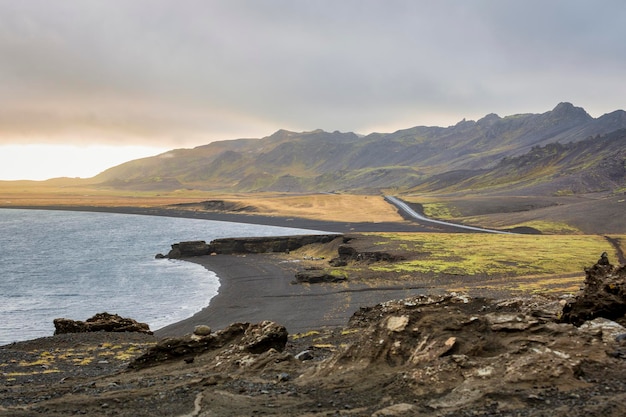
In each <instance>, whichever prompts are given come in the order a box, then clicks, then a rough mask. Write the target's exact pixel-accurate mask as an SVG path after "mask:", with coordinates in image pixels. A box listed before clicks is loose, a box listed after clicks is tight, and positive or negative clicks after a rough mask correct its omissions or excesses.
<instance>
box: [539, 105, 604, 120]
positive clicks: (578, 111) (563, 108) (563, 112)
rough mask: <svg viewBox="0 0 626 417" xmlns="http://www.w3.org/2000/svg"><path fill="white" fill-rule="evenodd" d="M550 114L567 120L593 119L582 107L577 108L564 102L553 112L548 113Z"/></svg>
mask: <svg viewBox="0 0 626 417" xmlns="http://www.w3.org/2000/svg"><path fill="white" fill-rule="evenodd" d="M548 113H549V114H550V115H551V116H554V117H558V118H563V117H567V118H576V119H581V120H590V119H593V117H591V116H590V115H589V113H587V112H586V111H585V109H583V108H582V107H576V106H574V105H573V104H572V103H568V102H562V103H559V104H557V105H556V107H555V108H554V109H552V111H551V112H548Z"/></svg>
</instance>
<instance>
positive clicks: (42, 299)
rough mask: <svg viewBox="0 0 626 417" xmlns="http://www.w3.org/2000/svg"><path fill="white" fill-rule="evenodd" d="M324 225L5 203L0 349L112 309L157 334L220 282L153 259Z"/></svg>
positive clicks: (200, 304) (193, 268)
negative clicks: (181, 246) (187, 246)
mask: <svg viewBox="0 0 626 417" xmlns="http://www.w3.org/2000/svg"><path fill="white" fill-rule="evenodd" d="M314 233H319V231H312V230H306V229H294V228H286V227H274V226H261V225H252V224H246V223H231V222H220V221H212V220H200V219H184V218H173V217H159V216H146V215H131V214H115V213H92V212H78V211H54V210H21V209H0V346H1V345H5V344H9V343H12V342H18V341H23V340H30V339H35V338H39V337H46V336H52V335H53V334H54V325H53V320H54V319H55V318H60V317H63V318H69V319H73V320H83V321H84V320H86V319H88V318H90V317H92V316H93V315H94V314H96V313H102V312H108V313H111V314H119V315H121V316H123V317H130V318H133V319H135V320H137V321H140V322H144V323H148V324H149V325H150V329H151V330H158V329H159V328H161V327H164V326H167V325H168V324H172V323H175V322H177V321H180V320H183V319H185V318H188V317H191V316H192V315H193V314H195V313H196V312H198V311H200V310H201V309H202V308H204V307H206V306H207V305H208V304H209V302H210V300H211V298H213V297H214V296H215V295H216V294H217V291H218V289H219V279H218V277H217V276H216V275H215V273H213V272H211V271H209V270H207V269H206V268H204V267H202V266H200V265H197V264H194V263H191V262H185V261H180V260H171V259H155V255H156V254H157V253H167V252H168V251H169V249H170V246H171V244H172V243H176V242H181V241H188V240H205V241H207V242H209V241H211V240H213V239H217V238H222V237H248V236H282V235H292V234H314Z"/></svg>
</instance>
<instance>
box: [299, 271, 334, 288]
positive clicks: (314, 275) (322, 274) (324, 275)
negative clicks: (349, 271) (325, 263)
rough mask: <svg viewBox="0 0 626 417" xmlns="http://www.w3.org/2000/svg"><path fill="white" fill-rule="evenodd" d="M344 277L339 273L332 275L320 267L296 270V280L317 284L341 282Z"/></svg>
mask: <svg viewBox="0 0 626 417" xmlns="http://www.w3.org/2000/svg"><path fill="white" fill-rule="evenodd" d="M345 280H346V277H344V276H339V275H332V274H330V273H328V272H326V271H324V270H321V269H308V270H305V271H298V272H296V282H298V283H308V284H319V283H322V282H341V281H345Z"/></svg>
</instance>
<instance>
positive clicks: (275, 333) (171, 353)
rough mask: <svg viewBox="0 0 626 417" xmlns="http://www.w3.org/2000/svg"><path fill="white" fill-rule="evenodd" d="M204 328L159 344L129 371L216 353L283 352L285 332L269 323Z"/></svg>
mask: <svg viewBox="0 0 626 417" xmlns="http://www.w3.org/2000/svg"><path fill="white" fill-rule="evenodd" d="M206 327H208V326H198V327H196V330H195V331H194V333H193V334H188V335H185V336H183V337H179V338H167V339H163V340H161V341H160V342H159V343H157V344H156V345H155V346H153V347H151V348H150V349H148V351H146V353H144V354H143V355H141V356H140V357H138V358H137V359H135V360H134V361H133V362H132V363H131V364H130V365H129V368H130V369H140V368H146V367H149V366H155V365H158V364H161V363H164V362H168V361H172V360H184V361H185V362H187V363H191V362H193V360H194V358H195V357H196V356H198V355H201V354H203V353H206V352H209V351H215V350H219V349H222V350H225V351H229V352H231V353H232V354H235V353H237V354H242V353H243V354H254V355H258V354H261V353H264V352H267V351H269V350H272V349H273V350H275V351H277V352H282V351H283V349H284V348H285V345H286V343H287V338H288V333H287V329H286V328H285V327H284V326H281V325H279V324H276V323H274V322H271V321H264V322H261V323H257V324H250V323H233V324H231V325H230V326H228V327H227V328H225V329H223V330H220V331H218V332H216V333H211V332H210V330H209V331H207V330H206ZM223 354H224V355H226V353H224V352H223Z"/></svg>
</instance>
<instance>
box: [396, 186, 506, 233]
mask: <svg viewBox="0 0 626 417" xmlns="http://www.w3.org/2000/svg"><path fill="white" fill-rule="evenodd" d="M384 198H385V200H387V202H389V203H391V204H393V205H394V206H396V207H398V208H399V209H400V210H402V211H403V212H405V213H406V214H407V215H409V216H410V217H413V218H414V219H416V220H419V221H420V222H427V223H435V224H441V225H444V226H448V227H455V228H458V229H464V230H472V231H474V232H482V233H498V234H505V235H511V234H515V233H511V232H504V231H502V230H493V229H483V228H482V227H474V226H466V225H464V224H455V223H449V222H444V221H443V220H434V219H429V218H428V217H425V216H422V215H421V214H419V213H418V212H416V211H415V210H413V209H412V208H411V207H410V206H409V205H408V204H407V203H405V202H404V201H402V200H400V199H399V198H397V197H394V196H391V195H386V196H384Z"/></svg>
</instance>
